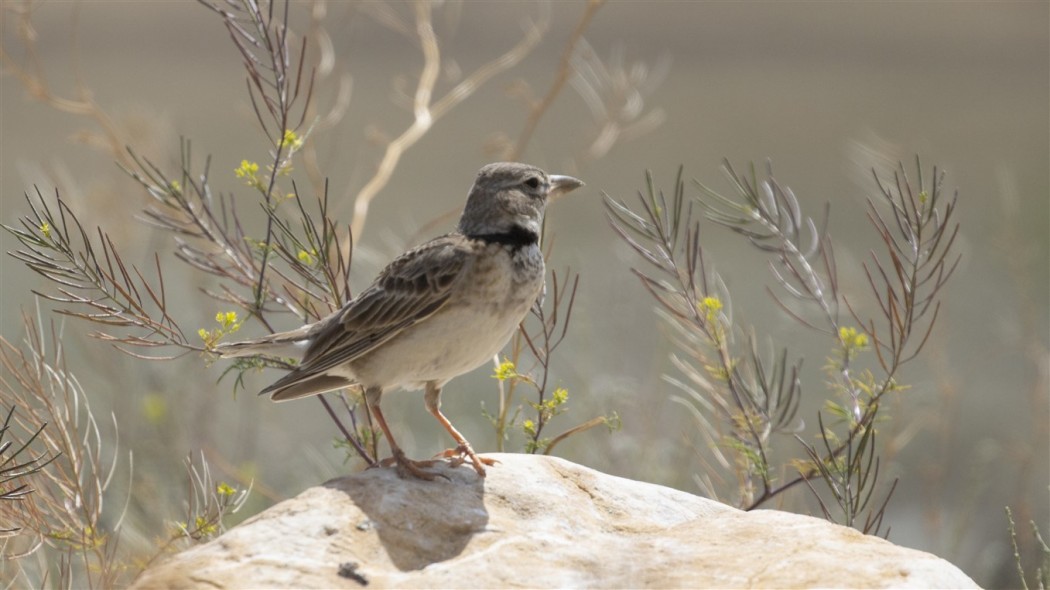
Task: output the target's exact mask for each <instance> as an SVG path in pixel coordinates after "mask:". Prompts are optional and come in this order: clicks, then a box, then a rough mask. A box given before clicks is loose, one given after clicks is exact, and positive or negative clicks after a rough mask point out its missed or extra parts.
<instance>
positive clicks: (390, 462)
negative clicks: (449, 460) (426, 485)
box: [377, 449, 449, 481]
mask: <svg viewBox="0 0 1050 590" xmlns="http://www.w3.org/2000/svg"><path fill="white" fill-rule="evenodd" d="M435 463H437V461H434V460H427V461H414V460H412V459H409V458H408V457H406V456H405V453H404V451H402V450H401V449H396V450H395V451H394V456H393V457H388V458H386V459H383V460H382V461H380V462H379V463H378V464H377V465H379V466H381V467H391V466H393V467H397V474H398V475H399V476H401V477H410V476H411V477H414V478H416V479H422V480H426V481H434V480H435V479H436V478H438V477H443V478H445V479H446V480H447V479H449V478H448V476H447V475H444V474H441V473H430V472H429V471H423V468H425V467H433V466H434V464H435Z"/></svg>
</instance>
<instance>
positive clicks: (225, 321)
mask: <svg viewBox="0 0 1050 590" xmlns="http://www.w3.org/2000/svg"><path fill="white" fill-rule="evenodd" d="M215 321H216V322H219V323H220V324H222V327H223V328H226V329H229V328H230V327H232V326H235V325H236V324H237V312H236V311H220V312H219V313H217V314H215ZM233 329H234V330H236V327H234V328H233Z"/></svg>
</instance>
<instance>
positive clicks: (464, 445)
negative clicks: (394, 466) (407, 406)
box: [423, 381, 496, 477]
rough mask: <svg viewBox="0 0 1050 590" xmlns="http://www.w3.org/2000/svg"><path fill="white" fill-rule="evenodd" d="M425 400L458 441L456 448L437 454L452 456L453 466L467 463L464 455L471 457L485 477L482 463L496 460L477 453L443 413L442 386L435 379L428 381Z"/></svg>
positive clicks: (492, 463) (481, 474)
mask: <svg viewBox="0 0 1050 590" xmlns="http://www.w3.org/2000/svg"><path fill="white" fill-rule="evenodd" d="M423 402H424V403H425V404H426V406H427V411H428V412H430V413H431V414H433V415H434V417H435V418H437V421H438V422H440V423H441V425H442V426H444V427H445V430H447V431H448V433H449V434H450V435H452V438H453V439H454V440H455V441H456V445H457V446H456V448H454V449H448V450H446V451H444V452H443V453H439V454H438V455H437V456H438V457H446V458H451V459H452V466H453V467H458V466H459V465H461V464H463V463H466V460H465V459H464V457H466V458H467V459H470V463H471V465H472V466H473V467H474V471H477V472H478V475H479V476H481V477H485V468H484V467H482V464H484V465H495V464H496V460H495V459H488V458H485V457H479V456H478V455H477V453H475V452H474V449H473V447H471V446H470V443H469V442H467V439H465V438H463V435H462V434H460V433H459V431H458V430H456V427H455V426H453V425H452V423H451V422H449V421H448V418H446V417H445V415H444V414H442V413H441V388H440V387H438V386H437V384H435V383H434V382H433V381H428V382H427V388H426V393H425V394H424V396H423Z"/></svg>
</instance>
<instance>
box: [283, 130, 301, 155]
mask: <svg viewBox="0 0 1050 590" xmlns="http://www.w3.org/2000/svg"><path fill="white" fill-rule="evenodd" d="M281 147H283V148H286V147H291V148H292V151H296V150H298V149H299V148H301V147H303V140H302V139H301V138H300V137H299V136H298V135H296V134H295V132H294V131H292V130H291V129H286V130H285V132H284V137H282V138H281Z"/></svg>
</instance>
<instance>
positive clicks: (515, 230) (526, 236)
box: [467, 225, 540, 249]
mask: <svg viewBox="0 0 1050 590" xmlns="http://www.w3.org/2000/svg"><path fill="white" fill-rule="evenodd" d="M467 237H468V238H471V239H473V240H481V241H483V242H485V243H488V244H503V245H504V246H510V247H511V248H514V249H517V248H524V247H526V246H532V245H534V244H538V243H539V242H540V236H539V235H537V234H536V232H534V231H532V230H531V229H526V228H524V227H521V226H520V225H512V226H511V228H510V230H508V231H505V232H499V233H491V234H473V235H468V236H467Z"/></svg>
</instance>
